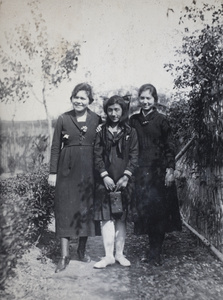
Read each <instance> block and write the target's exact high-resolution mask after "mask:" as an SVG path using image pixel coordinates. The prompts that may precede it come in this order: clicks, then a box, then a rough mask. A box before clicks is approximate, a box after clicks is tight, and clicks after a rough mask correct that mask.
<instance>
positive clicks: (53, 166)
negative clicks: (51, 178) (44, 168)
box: [50, 116, 63, 174]
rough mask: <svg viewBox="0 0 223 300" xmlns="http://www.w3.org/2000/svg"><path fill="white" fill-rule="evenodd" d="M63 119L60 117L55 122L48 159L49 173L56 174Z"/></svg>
mask: <svg viewBox="0 0 223 300" xmlns="http://www.w3.org/2000/svg"><path fill="white" fill-rule="evenodd" d="M62 121H63V119H62V116H60V117H59V118H58V120H57V123H56V127H55V130H54V134H53V141H52V146H51V157H50V173H51V174H56V173H57V167H58V161H59V157H60V152H61V145H62V127H63V122H62Z"/></svg>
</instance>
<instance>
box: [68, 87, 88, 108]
mask: <svg viewBox="0 0 223 300" xmlns="http://www.w3.org/2000/svg"><path fill="white" fill-rule="evenodd" d="M71 103H72V104H73V108H74V110H75V111H77V112H83V111H85V110H86V109H87V107H88V105H89V98H88V95H87V93H86V91H79V92H78V93H77V95H76V96H74V97H72V99H71Z"/></svg>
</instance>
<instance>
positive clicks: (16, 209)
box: [0, 166, 54, 287]
mask: <svg viewBox="0 0 223 300" xmlns="http://www.w3.org/2000/svg"><path fill="white" fill-rule="evenodd" d="M47 177H48V167H47V166H43V168H42V169H41V170H39V171H38V172H35V173H30V174H22V175H21V174H20V175H17V176H16V177H13V178H9V179H7V180H2V181H1V182H0V188H1V196H2V197H1V200H0V244H1V245H2V246H1V249H0V287H3V284H4V282H5V279H6V278H7V275H8V273H9V272H10V270H11V269H12V268H13V267H14V266H15V265H16V261H17V259H18V258H19V257H21V255H22V254H23V253H24V251H25V250H26V249H28V248H29V247H30V246H31V245H32V244H33V243H34V242H35V241H36V240H37V238H38V237H39V236H40V235H41V233H42V231H43V230H44V229H45V228H46V227H47V226H48V224H49V222H50V220H51V217H52V212H53V198H54V189H53V188H51V187H50V186H49V185H48V183H47Z"/></svg>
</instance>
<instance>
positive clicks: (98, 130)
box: [96, 124, 102, 133]
mask: <svg viewBox="0 0 223 300" xmlns="http://www.w3.org/2000/svg"><path fill="white" fill-rule="evenodd" d="M101 127H102V124H99V125H98V127H97V128H96V132H97V133H98V132H100V131H101Z"/></svg>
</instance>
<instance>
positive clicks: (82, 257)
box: [77, 249, 91, 263]
mask: <svg viewBox="0 0 223 300" xmlns="http://www.w3.org/2000/svg"><path fill="white" fill-rule="evenodd" d="M77 255H78V259H79V260H80V261H82V262H86V263H89V262H90V261H91V258H90V256H89V255H87V254H86V253H85V251H83V250H80V249H77Z"/></svg>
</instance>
